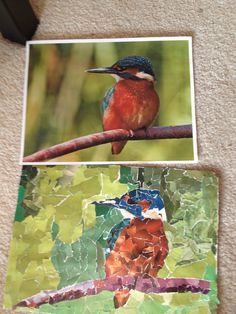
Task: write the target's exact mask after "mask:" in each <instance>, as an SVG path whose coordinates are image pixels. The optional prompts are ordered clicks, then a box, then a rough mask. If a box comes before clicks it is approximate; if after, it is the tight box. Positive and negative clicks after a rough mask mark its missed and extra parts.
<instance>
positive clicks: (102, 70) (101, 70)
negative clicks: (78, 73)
mask: <svg viewBox="0 0 236 314" xmlns="http://www.w3.org/2000/svg"><path fill="white" fill-rule="evenodd" d="M86 72H89V73H107V74H118V71H117V70H115V69H113V68H111V67H106V68H94V69H88V70H86Z"/></svg>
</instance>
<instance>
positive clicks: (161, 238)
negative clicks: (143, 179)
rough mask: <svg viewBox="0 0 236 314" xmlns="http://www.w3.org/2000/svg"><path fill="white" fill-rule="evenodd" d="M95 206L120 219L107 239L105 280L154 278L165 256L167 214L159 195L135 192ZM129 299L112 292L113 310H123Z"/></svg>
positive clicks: (124, 290) (125, 291) (120, 292)
mask: <svg viewBox="0 0 236 314" xmlns="http://www.w3.org/2000/svg"><path fill="white" fill-rule="evenodd" d="M94 203H95V204H97V205H103V206H109V207H112V208H117V210H119V211H120V212H121V213H122V215H123V220H122V221H121V222H120V223H118V224H117V225H115V226H114V227H113V228H112V229H111V230H110V233H109V235H108V237H107V248H106V250H105V253H106V260H105V273H106V278H111V277H119V276H120V277H123V276H132V277H135V278H137V277H140V276H144V277H145V276H146V277H148V278H150V277H151V278H153V277H156V276H157V273H158V271H159V270H160V269H161V268H162V267H163V265H164V261H165V258H166V257H167V255H168V240H167V237H166V235H165V230H164V224H163V222H164V221H166V213H165V208H164V203H163V200H162V198H161V196H160V192H159V191H158V190H149V189H143V188H138V189H134V190H132V191H130V192H127V193H125V194H124V195H122V196H121V197H116V198H114V199H109V200H104V201H96V202H94ZM129 297H130V289H129V288H127V287H123V288H120V289H117V290H115V291H114V298H113V300H114V307H115V308H119V307H122V306H124V305H125V304H126V303H127V301H128V299H129Z"/></svg>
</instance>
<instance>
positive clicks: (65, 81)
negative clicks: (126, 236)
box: [21, 37, 198, 164]
mask: <svg viewBox="0 0 236 314" xmlns="http://www.w3.org/2000/svg"><path fill="white" fill-rule="evenodd" d="M26 62H27V63H26V78H25V97H24V108H25V110H24V117H23V132H22V134H23V135H22V153H21V162H22V163H23V164H31V163H34V162H37V163H48V164H57V163H58V164H60V163H65V162H66V163H67V162H68V163H77V162H78V163H98V162H99V163H122V162H197V160H198V157H197V139H196V122H195V106H194V81H193V62H192V38H191V37H147V38H125V39H124V38H118V39H100V40H99V39H93V40H92V39H91V40H89V39H87V40H86V39H81V40H64V41H63V40H47V41H31V42H28V43H27V61H26Z"/></svg>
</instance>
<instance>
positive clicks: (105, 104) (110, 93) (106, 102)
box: [102, 86, 115, 113]
mask: <svg viewBox="0 0 236 314" xmlns="http://www.w3.org/2000/svg"><path fill="white" fill-rule="evenodd" d="M114 91H115V87H114V86H113V87H111V88H109V89H108V90H107V92H106V94H105V96H104V98H103V102H102V112H103V113H104V112H105V111H106V109H107V108H108V106H109V103H110V100H111V98H112V96H113V94H114Z"/></svg>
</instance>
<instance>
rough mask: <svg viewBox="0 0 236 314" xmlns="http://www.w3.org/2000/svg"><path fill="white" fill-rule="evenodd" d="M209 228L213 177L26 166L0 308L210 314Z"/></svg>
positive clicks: (212, 259)
mask: <svg viewBox="0 0 236 314" xmlns="http://www.w3.org/2000/svg"><path fill="white" fill-rule="evenodd" d="M148 217H151V218H148ZM217 227H218V179H217V177H216V176H215V174H214V173H212V172H206V171H196V170H180V169H171V168H148V167H147V168H136V167H125V166H121V167H120V166H103V167H102V166H101V167H98V166H97V167H94V166H77V165H68V166H38V167H32V166H26V167H24V168H23V171H22V177H21V182H20V189H19V196H18V205H17V210H16V215H15V221H14V226H13V238H12V242H11V248H10V257H9V266H8V273H7V282H6V289H5V306H6V307H7V308H12V307H14V308H18V309H27V308H29V309H30V310H31V312H34V311H35V313H115V312H117V313H168V314H171V313H199V314H205V313H216V312H215V311H216V306H217V303H218V299H217V282H216V265H217ZM33 309H35V310H34V311H33Z"/></svg>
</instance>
